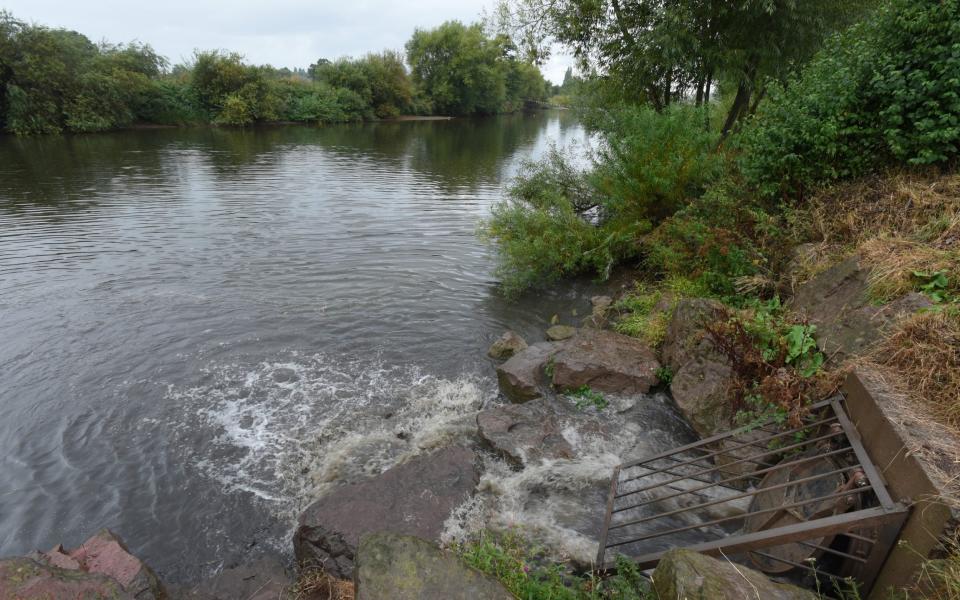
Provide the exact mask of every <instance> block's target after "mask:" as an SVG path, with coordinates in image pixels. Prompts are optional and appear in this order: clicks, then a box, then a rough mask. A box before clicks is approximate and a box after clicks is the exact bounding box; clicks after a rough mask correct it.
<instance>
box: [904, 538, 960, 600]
mask: <svg viewBox="0 0 960 600" xmlns="http://www.w3.org/2000/svg"><path fill="white" fill-rule="evenodd" d="M948 546H949V547H948V548H947V556H946V558H942V559H939V560H929V561H926V562H924V564H923V567H922V569H921V572H920V577H919V578H918V579H919V580H918V582H917V583H918V585H917V590H915V591H914V593H912V594H911V595H910V597H911V598H917V599H919V600H960V541H958V540H953V541H951V542H949V543H948Z"/></svg>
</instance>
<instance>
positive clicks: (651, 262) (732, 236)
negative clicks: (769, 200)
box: [643, 179, 784, 296]
mask: <svg viewBox="0 0 960 600" xmlns="http://www.w3.org/2000/svg"><path fill="white" fill-rule="evenodd" d="M783 234H784V232H783V229H782V228H780V227H778V220H777V219H775V218H774V217H772V216H771V215H770V214H768V213H767V212H766V211H764V210H763V208H762V207H760V206H757V205H754V204H752V203H751V202H750V196H749V195H748V194H746V193H744V192H743V191H742V189H741V187H740V185H738V184H736V183H735V182H733V181H732V180H731V179H727V180H724V181H722V182H719V183H717V184H715V185H714V186H713V187H711V188H710V190H708V191H707V192H706V193H705V194H704V195H703V196H701V197H700V198H698V199H697V200H696V201H694V202H692V203H690V204H689V205H688V206H686V207H685V208H684V209H682V210H680V211H678V212H677V213H676V214H675V215H674V216H672V217H670V218H669V219H667V220H665V221H664V222H663V223H661V224H660V225H659V226H658V227H657V228H656V230H654V232H653V233H652V234H651V235H650V236H648V237H647V238H645V239H644V240H643V251H644V255H645V259H644V262H645V264H646V266H647V267H648V268H649V269H650V270H651V271H653V272H654V273H655V274H657V275H659V276H661V277H675V276H679V277H685V278H688V279H690V280H692V281H693V282H695V283H696V284H697V285H698V286H700V287H701V288H703V289H705V290H707V291H709V293H710V294H712V295H715V296H732V295H734V294H736V293H737V292H738V291H739V290H738V289H737V286H736V283H737V281H739V280H743V279H745V278H749V277H755V276H757V275H758V274H762V273H765V272H767V271H768V270H769V269H768V265H767V262H768V257H767V255H768V254H769V253H770V251H771V249H777V248H778V246H783V244H782V243H778V242H779V241H780V240H781V236H782V235H783ZM777 251H780V252H782V251H783V249H782V248H780V249H779V250H774V252H777Z"/></svg>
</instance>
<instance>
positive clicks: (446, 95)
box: [0, 11, 549, 135]
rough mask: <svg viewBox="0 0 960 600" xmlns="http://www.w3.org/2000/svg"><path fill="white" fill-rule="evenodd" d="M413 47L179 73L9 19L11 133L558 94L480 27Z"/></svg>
mask: <svg viewBox="0 0 960 600" xmlns="http://www.w3.org/2000/svg"><path fill="white" fill-rule="evenodd" d="M406 50H407V54H406V56H404V55H402V54H400V53H398V52H392V51H385V52H381V53H371V54H368V55H366V56H364V57H362V58H358V59H351V58H341V59H338V60H335V61H330V60H326V59H321V60H319V61H317V62H316V63H315V64H313V65H311V66H310V68H309V69H307V70H298V71H291V70H290V69H287V68H282V69H277V68H274V67H271V66H269V65H263V66H256V65H250V64H247V63H245V62H244V60H243V57H242V56H241V55H239V54H236V53H231V52H225V51H220V50H213V51H197V52H196V53H195V54H194V56H193V58H192V60H191V61H190V62H189V63H187V64H180V65H173V66H171V65H170V63H169V62H168V61H167V60H166V59H165V58H163V57H162V56H160V55H158V54H157V53H156V52H155V51H154V49H153V48H152V47H150V46H149V45H147V44H140V43H130V44H116V45H114V44H108V43H100V44H94V43H93V42H91V41H90V40H89V39H87V38H86V37H85V36H83V35H82V34H80V33H77V32H75V31H67V30H64V29H51V28H47V27H43V26H40V25H33V24H28V23H24V22H22V21H18V20H17V19H15V18H14V17H13V15H11V14H10V13H8V12H4V11H0V130H3V131H8V132H11V133H15V134H17V135H31V134H44V133H59V132H90V131H104V130H109V129H116V128H121V127H129V126H131V125H134V124H141V123H145V124H156V125H185V124H199V123H213V124H218V125H250V124H253V123H259V122H277V121H294V122H300V123H314V124H317V123H340V122H348V121H365V120H372V119H382V118H391V117H396V116H399V115H401V114H420V115H456V116H459V115H477V114H481V115H483V114H496V113H501V112H512V111H516V110H519V109H521V108H522V107H523V105H524V102H526V101H542V100H545V99H546V97H547V95H548V87H549V86H548V85H547V83H546V81H545V80H544V79H543V76H542V75H541V74H540V71H539V69H538V68H537V67H536V66H534V65H533V64H531V63H530V62H528V61H526V60H524V59H523V58H522V57H521V56H520V55H519V54H518V52H517V51H516V48H515V47H514V46H513V45H512V44H511V43H510V41H509V38H506V37H504V36H499V37H495V38H490V37H488V36H487V35H486V34H485V33H484V32H483V29H482V28H481V27H480V26H479V25H472V26H467V25H463V24H461V23H459V22H448V23H445V24H443V25H441V26H440V27H438V28H436V29H434V30H418V31H417V32H416V33H414V35H413V38H412V39H411V40H410V42H409V43H408V44H407V48H406ZM407 62H409V65H410V68H409V70H408V68H407Z"/></svg>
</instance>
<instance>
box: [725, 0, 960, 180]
mask: <svg viewBox="0 0 960 600" xmlns="http://www.w3.org/2000/svg"><path fill="white" fill-rule="evenodd" d="M742 148H743V150H744V153H743V160H742V165H743V170H744V173H745V174H746V175H747V177H748V179H749V180H750V181H751V183H752V184H754V185H755V186H756V187H757V188H758V190H759V191H760V192H761V194H763V195H764V196H766V197H787V198H803V197H804V196H805V195H806V194H807V193H808V192H809V191H811V190H812V189H813V188H816V187H818V186H821V185H823V184H825V183H829V182H830V181H834V180H839V179H846V178H850V177H855V176H858V175H862V174H864V173H866V172H868V171H870V170H872V169H876V168H878V167H880V166H882V165H884V164H893V163H906V164H911V165H930V164H938V163H945V162H948V161H951V160H953V159H954V158H955V157H957V155H958V153H960V1H958V0H942V1H933V0H925V1H920V2H917V1H915V0H890V1H889V2H887V3H886V4H884V5H883V6H882V7H881V8H880V9H879V10H878V11H877V12H876V14H875V15H874V16H873V17H871V18H870V19H869V20H867V21H865V22H863V23H860V24H858V25H856V26H854V27H852V28H851V29H849V30H848V31H847V32H846V33H844V34H843V35H841V36H839V37H837V38H835V39H834V40H832V41H831V42H830V43H828V45H827V46H826V47H825V48H824V49H823V50H822V51H821V52H819V53H818V54H817V56H816V57H815V58H814V60H813V61H812V62H811V63H810V64H809V65H808V66H807V67H806V68H805V69H804V70H803V72H802V74H801V76H800V77H799V78H798V79H796V80H795V81H793V82H791V83H790V84H789V85H788V86H786V87H785V88H784V87H777V86H774V87H773V88H772V90H771V93H770V99H769V100H768V101H767V102H766V104H765V105H764V108H763V109H762V110H761V112H760V115H759V116H758V118H757V119H756V120H755V122H754V123H753V124H752V125H751V126H750V127H748V128H747V130H746V131H745V132H744V135H743V139H742Z"/></svg>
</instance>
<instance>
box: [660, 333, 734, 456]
mask: <svg viewBox="0 0 960 600" xmlns="http://www.w3.org/2000/svg"><path fill="white" fill-rule="evenodd" d="M732 380H733V371H732V370H731V368H730V365H729V363H727V361H725V360H723V359H717V358H716V355H715V354H714V353H713V352H711V351H709V350H708V351H705V352H704V353H703V354H701V355H695V356H694V357H692V358H691V359H690V360H689V361H688V362H687V363H686V364H684V366H683V367H681V368H680V370H679V371H677V372H676V373H674V375H673V380H672V381H671V382H670V394H671V395H672V396H673V401H674V402H675V403H676V404H677V408H679V409H680V413H681V414H683V416H684V417H685V418H686V419H687V422H689V423H690V425H691V426H692V427H693V428H694V430H696V432H697V433H698V434H699V435H700V436H701V437H710V436H712V435H715V434H717V433H719V432H722V431H726V430H728V429H730V426H731V423H732V419H733V416H734V415H733V410H732V408H731V405H730V400H729V389H730V385H731V382H732Z"/></svg>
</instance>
